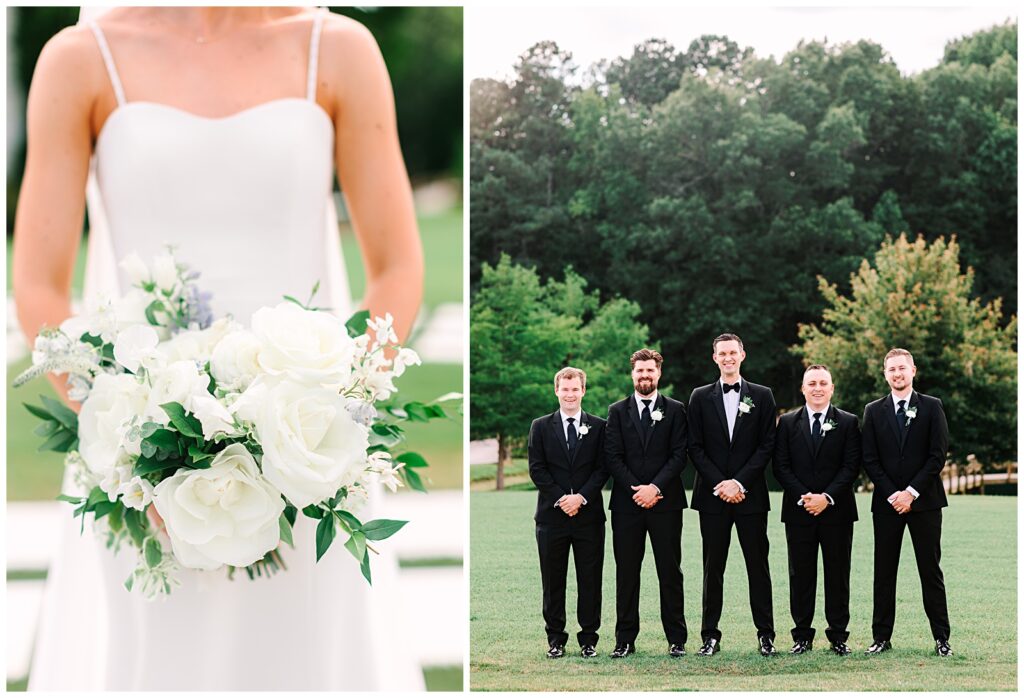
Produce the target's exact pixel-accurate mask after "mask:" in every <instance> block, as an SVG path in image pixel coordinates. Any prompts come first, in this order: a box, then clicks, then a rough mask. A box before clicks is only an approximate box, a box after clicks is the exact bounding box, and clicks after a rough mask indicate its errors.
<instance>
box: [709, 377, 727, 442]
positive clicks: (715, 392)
mask: <svg viewBox="0 0 1024 698" xmlns="http://www.w3.org/2000/svg"><path fill="white" fill-rule="evenodd" d="M711 402H712V403H713V405H714V408H715V414H717V415H718V421H719V423H720V424H721V425H722V431H724V432H725V440H726V441H729V442H730V443H731V442H732V439H730V438H729V420H728V419H726V418H725V402H724V400H723V394H722V381H720V380H717V381H715V387H714V388H712V389H711Z"/></svg>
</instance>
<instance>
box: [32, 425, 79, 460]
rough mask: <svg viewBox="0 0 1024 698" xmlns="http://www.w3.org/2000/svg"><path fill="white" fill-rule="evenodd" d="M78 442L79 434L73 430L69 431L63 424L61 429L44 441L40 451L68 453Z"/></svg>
mask: <svg viewBox="0 0 1024 698" xmlns="http://www.w3.org/2000/svg"><path fill="white" fill-rule="evenodd" d="M77 443H78V436H77V435H76V434H75V433H74V432H71V431H68V430H67V429H65V428H64V427H63V426H61V427H60V431H58V432H57V433H56V434H54V435H53V436H51V437H50V438H48V439H47V440H46V441H44V442H43V444H42V446H40V447H39V449H38V450H39V451H40V452H42V451H57V452H58V453H67V452H68V451H70V450H71V449H72V448H74V446H75V445H77Z"/></svg>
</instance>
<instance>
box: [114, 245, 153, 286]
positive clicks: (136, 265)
mask: <svg viewBox="0 0 1024 698" xmlns="http://www.w3.org/2000/svg"><path fill="white" fill-rule="evenodd" d="M118 266H120V267H121V271H123V272H124V276H125V280H127V281H128V283H129V284H131V285H132V286H137V285H139V284H141V283H142V282H143V281H149V267H147V266H146V263H145V262H143V261H142V257H140V256H139V255H137V254H136V253H134V252H132V253H131V254H130V255H128V256H127V257H125V258H124V259H122V260H121V264H119V265H118Z"/></svg>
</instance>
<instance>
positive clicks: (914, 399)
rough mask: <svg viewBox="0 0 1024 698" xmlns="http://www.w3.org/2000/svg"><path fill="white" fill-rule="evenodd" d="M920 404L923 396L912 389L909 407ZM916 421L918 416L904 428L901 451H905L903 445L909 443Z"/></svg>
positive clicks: (908, 401) (908, 402)
mask: <svg viewBox="0 0 1024 698" xmlns="http://www.w3.org/2000/svg"><path fill="white" fill-rule="evenodd" d="M920 404H921V398H919V397H918V396H917V391H916V390H914V391H912V392H911V393H910V399H909V400H907V409H910V408H911V407H915V408H916V407H919V406H920ZM916 421H917V417H914V418H913V419H911V420H910V423H909V424H907V428H906V429H904V430H903V439H902V440H901V441H900V453H903V447H904V446H905V445H906V443H907V436H908V435H909V434H910V430H911V429H912V428H913V427H914V422H916Z"/></svg>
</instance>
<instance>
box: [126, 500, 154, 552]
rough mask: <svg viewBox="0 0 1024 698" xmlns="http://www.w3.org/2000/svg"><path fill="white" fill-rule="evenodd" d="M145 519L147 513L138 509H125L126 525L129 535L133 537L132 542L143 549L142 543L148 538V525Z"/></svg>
mask: <svg viewBox="0 0 1024 698" xmlns="http://www.w3.org/2000/svg"><path fill="white" fill-rule="evenodd" d="M145 517H146V513H145V512H142V511H139V510H138V509H125V512H124V525H125V527H127V529H128V535H130V536H131V537H132V542H133V543H135V546H136V547H138V548H141V547H142V542H143V541H144V540H145V538H146V529H147V528H148V524H147V522H146V518H145Z"/></svg>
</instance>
